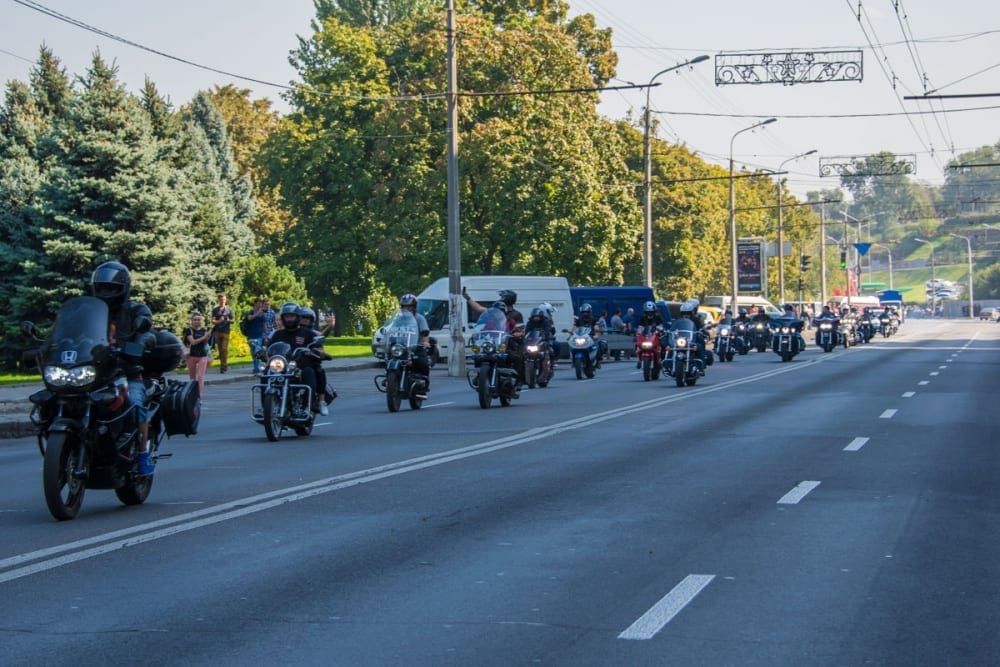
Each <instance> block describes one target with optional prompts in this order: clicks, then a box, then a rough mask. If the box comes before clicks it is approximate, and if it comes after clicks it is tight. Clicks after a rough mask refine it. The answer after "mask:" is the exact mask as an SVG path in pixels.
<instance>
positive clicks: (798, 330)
mask: <svg viewBox="0 0 1000 667" xmlns="http://www.w3.org/2000/svg"><path fill="white" fill-rule="evenodd" d="M804 324H805V323H804V322H803V321H802V320H800V319H798V318H796V317H776V318H774V319H772V320H771V332H772V333H771V349H772V350H773V351H774V353H775V354H777V355H778V356H779V357H781V360H782V361H791V360H792V359H793V358H794V357H795V355H797V354H798V353H799V352H801V351H802V327H803V325H804Z"/></svg>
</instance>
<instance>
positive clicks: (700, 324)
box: [670, 299, 708, 371]
mask: <svg viewBox="0 0 1000 667" xmlns="http://www.w3.org/2000/svg"><path fill="white" fill-rule="evenodd" d="M699 305H700V304H699V302H698V299H688V300H687V301H685V302H684V303H682V304H681V316H680V318H679V319H678V320H677V322H674V323H673V324H671V325H670V330H671V331H676V330H678V329H685V328H690V325H688V324H686V322H691V324H693V325H694V342H695V346H696V349H697V352H698V359H700V360H701V367H702V370H703V371H704V369H705V367H706V366H707V365H708V355H707V352H708V350H707V348H708V336H707V335H706V333H705V331H704V320H703V319H702V318H700V317H698V306H699Z"/></svg>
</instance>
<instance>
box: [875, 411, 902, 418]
mask: <svg viewBox="0 0 1000 667" xmlns="http://www.w3.org/2000/svg"><path fill="white" fill-rule="evenodd" d="M897 412H898V410H896V409H895V408H890V409H889V410H886V411H885V412H883V413H882V414H880V415H879V416H878V418H879V419H892V418H893V416H894V415H895V414H896V413H897Z"/></svg>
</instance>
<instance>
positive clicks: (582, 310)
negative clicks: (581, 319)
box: [580, 303, 594, 315]
mask: <svg viewBox="0 0 1000 667" xmlns="http://www.w3.org/2000/svg"><path fill="white" fill-rule="evenodd" d="M593 311H594V307H593V306H591V305H590V304H589V303H585V304H583V305H582V306H580V314H581V315H583V314H584V313H591V312H593Z"/></svg>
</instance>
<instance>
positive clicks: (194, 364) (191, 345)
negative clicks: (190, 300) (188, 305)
mask: <svg viewBox="0 0 1000 667" xmlns="http://www.w3.org/2000/svg"><path fill="white" fill-rule="evenodd" d="M211 337H212V332H211V331H210V330H209V329H208V327H206V326H205V323H204V322H203V321H202V316H201V313H197V312H196V313H191V326H189V327H188V328H187V329H185V330H184V344H185V345H187V346H188V356H187V367H188V377H189V378H191V379H192V380H197V381H198V395H199V396H204V395H205V372H206V371H207V370H208V358H209V357H208V355H209V349H208V339H209V338H211Z"/></svg>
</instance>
